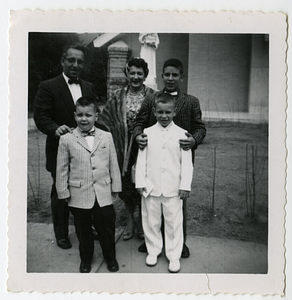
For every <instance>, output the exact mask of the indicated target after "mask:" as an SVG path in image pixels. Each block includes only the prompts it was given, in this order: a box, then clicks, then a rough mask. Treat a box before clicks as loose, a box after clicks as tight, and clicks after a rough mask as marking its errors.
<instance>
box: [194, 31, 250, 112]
mask: <svg viewBox="0 0 292 300" xmlns="http://www.w3.org/2000/svg"><path fill="white" fill-rule="evenodd" d="M251 42H252V37H251V35H247V34H190V39H189V46H190V47H189V73H188V93H189V94H192V95H194V96H196V97H198V98H199V99H200V103H201V108H202V111H208V112H213V115H214V113H215V114H216V113H218V114H219V113H221V112H226V113H230V114H233V113H240V112H243V113H244V112H248V97H249V82H250V80H249V79H250V64H251V62H250V61H251Z"/></svg>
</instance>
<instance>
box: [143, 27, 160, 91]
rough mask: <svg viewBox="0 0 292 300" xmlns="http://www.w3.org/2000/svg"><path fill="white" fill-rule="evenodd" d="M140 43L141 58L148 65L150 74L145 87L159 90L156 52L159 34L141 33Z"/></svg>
mask: <svg viewBox="0 0 292 300" xmlns="http://www.w3.org/2000/svg"><path fill="white" fill-rule="evenodd" d="M139 42H140V43H141V44H142V46H141V52H140V56H141V58H143V59H144V60H145V61H146V62H147V63H148V69H149V74H148V76H147V78H146V80H145V85H147V86H149V87H151V88H152V89H154V90H157V89H158V88H157V81H156V52H155V50H156V49H157V47H158V45H159V38H158V34H157V33H140V35H139Z"/></svg>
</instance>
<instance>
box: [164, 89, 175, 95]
mask: <svg viewBox="0 0 292 300" xmlns="http://www.w3.org/2000/svg"><path fill="white" fill-rule="evenodd" d="M164 93H165V94H169V95H171V96H177V95H178V91H174V92H171V93H169V92H167V91H165V90H164Z"/></svg>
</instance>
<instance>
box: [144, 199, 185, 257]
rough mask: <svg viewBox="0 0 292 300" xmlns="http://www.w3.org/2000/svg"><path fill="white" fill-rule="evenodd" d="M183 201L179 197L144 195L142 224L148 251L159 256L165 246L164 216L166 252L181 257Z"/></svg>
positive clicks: (168, 254)
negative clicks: (162, 223)
mask: <svg viewBox="0 0 292 300" xmlns="http://www.w3.org/2000/svg"><path fill="white" fill-rule="evenodd" d="M182 203H183V201H182V200H181V199H180V198H179V196H177V197H164V196H160V197H154V196H148V197H147V198H145V197H142V224H143V230H144V236H145V243H146V247H147V252H148V254H150V255H154V256H158V255H159V254H160V253H161V251H162V247H163V240H162V233H161V218H162V215H163V217H164V232H165V254H166V257H167V258H168V259H169V260H170V261H172V260H177V259H180V257H181V252H182V247H183V225H182V223H183V215H182Z"/></svg>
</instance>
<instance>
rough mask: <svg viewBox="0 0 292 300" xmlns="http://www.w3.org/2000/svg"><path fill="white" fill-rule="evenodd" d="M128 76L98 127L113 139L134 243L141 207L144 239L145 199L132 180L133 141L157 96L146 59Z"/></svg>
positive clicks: (128, 234) (131, 65)
mask: <svg viewBox="0 0 292 300" xmlns="http://www.w3.org/2000/svg"><path fill="white" fill-rule="evenodd" d="M125 73H126V76H127V79H128V85H127V86H126V87H125V88H123V89H118V90H117V91H115V93H114V95H113V97H112V98H111V99H110V100H109V101H108V102H107V104H106V105H105V107H104V109H103V111H102V113H101V114H100V116H99V118H98V123H99V124H101V125H104V126H106V127H107V128H108V130H109V131H110V132H111V133H112V135H113V140H114V143H115V147H116V151H117V156H118V162H119V166H120V170H121V174H122V192H121V193H120V195H119V196H120V198H121V199H122V200H123V201H124V203H125V210H126V214H127V227H126V229H125V231H124V235H123V239H124V240H125V241H127V240H129V239H131V238H132V237H133V234H134V227H135V226H134V225H135V223H134V210H135V207H136V205H138V206H139V217H138V221H137V235H138V237H139V238H141V239H143V238H144V234H143V229H142V221H141V196H140V195H139V194H138V192H137V191H136V189H135V184H134V183H133V182H132V179H131V169H132V166H133V165H134V164H135V162H136V157H137V153H138V147H137V145H136V143H135V142H134V140H133V137H132V131H133V125H134V124H133V123H134V120H135V118H136V115H137V113H138V112H139V110H140V107H141V104H142V102H143V100H144V99H145V97H147V96H148V95H150V94H153V93H154V90H153V89H151V88H149V87H146V86H145V85H144V81H145V79H146V77H147V75H148V73H149V69H148V64H147V63H146V62H145V61H144V60H143V59H142V58H136V57H135V58H131V59H130V60H129V62H128V63H127V65H126V68H125Z"/></svg>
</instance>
